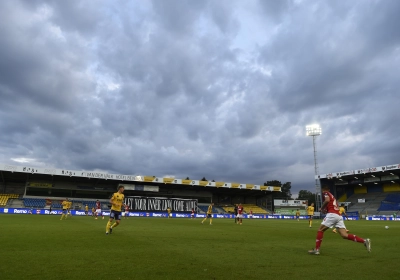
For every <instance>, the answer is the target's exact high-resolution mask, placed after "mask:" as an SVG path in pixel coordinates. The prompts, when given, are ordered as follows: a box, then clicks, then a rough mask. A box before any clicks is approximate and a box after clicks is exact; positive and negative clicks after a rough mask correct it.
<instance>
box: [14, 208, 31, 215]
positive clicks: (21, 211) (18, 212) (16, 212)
mask: <svg viewBox="0 0 400 280" xmlns="http://www.w3.org/2000/svg"><path fill="white" fill-rule="evenodd" d="M14 214H28V210H23V209H14Z"/></svg>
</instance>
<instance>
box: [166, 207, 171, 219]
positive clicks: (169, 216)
mask: <svg viewBox="0 0 400 280" xmlns="http://www.w3.org/2000/svg"><path fill="white" fill-rule="evenodd" d="M167 212H168V219H169V218H172V214H171V208H170V207H168V208H167Z"/></svg>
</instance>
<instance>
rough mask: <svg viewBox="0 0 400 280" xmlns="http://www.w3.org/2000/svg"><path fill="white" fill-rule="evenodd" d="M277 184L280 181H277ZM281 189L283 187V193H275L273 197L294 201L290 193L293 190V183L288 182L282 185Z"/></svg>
mask: <svg viewBox="0 0 400 280" xmlns="http://www.w3.org/2000/svg"><path fill="white" fill-rule="evenodd" d="M269 182H274V181H267V183H269ZM275 182H279V181H275ZM279 183H280V182H279ZM268 186H271V185H268ZM275 186H276V185H275ZM280 187H281V192H273V197H274V198H280V199H292V193H291V192H290V189H291V188H292V183H291V182H286V183H284V184H283V185H282V184H281V185H280Z"/></svg>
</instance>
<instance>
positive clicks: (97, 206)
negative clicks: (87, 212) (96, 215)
mask: <svg viewBox="0 0 400 280" xmlns="http://www.w3.org/2000/svg"><path fill="white" fill-rule="evenodd" d="M96 209H101V203H100V201H96Z"/></svg>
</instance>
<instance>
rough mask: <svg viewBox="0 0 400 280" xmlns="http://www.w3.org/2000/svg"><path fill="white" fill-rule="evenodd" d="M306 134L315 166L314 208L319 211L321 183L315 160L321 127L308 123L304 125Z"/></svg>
mask: <svg viewBox="0 0 400 280" xmlns="http://www.w3.org/2000/svg"><path fill="white" fill-rule="evenodd" d="M306 131H307V136H312V138H313V147H314V168H315V208H316V209H317V210H318V211H319V209H320V208H321V206H322V196H321V184H320V181H319V178H318V175H319V168H318V161H317V141H316V140H317V139H316V138H317V136H319V135H321V127H320V126H319V125H308V126H307V127H306Z"/></svg>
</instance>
